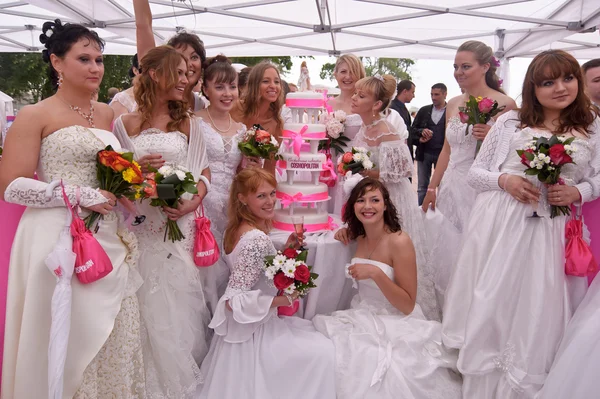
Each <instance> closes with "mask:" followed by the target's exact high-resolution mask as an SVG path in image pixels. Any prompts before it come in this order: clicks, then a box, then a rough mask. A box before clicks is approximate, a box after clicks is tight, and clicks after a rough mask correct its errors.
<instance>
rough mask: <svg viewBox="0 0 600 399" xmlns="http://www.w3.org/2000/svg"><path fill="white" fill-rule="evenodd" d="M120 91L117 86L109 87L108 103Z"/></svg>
mask: <svg viewBox="0 0 600 399" xmlns="http://www.w3.org/2000/svg"><path fill="white" fill-rule="evenodd" d="M118 92H119V89H117V88H116V87H111V88H110V89H108V90H107V92H106V94H107V95H108V101H106V103H107V104H110V102H111V101H112V99H113V97H114V96H116V95H117V93H118Z"/></svg>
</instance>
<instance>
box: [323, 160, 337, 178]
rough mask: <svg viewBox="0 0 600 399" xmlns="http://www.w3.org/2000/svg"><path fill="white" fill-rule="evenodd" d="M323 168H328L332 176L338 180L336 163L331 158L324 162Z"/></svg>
mask: <svg viewBox="0 0 600 399" xmlns="http://www.w3.org/2000/svg"><path fill="white" fill-rule="evenodd" d="M323 170H328V171H329V172H330V173H331V178H332V179H334V180H337V179H338V177H337V174H336V173H335V165H334V164H333V162H332V161H331V158H328V159H327V161H325V162H323Z"/></svg>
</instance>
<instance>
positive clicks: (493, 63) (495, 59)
mask: <svg viewBox="0 0 600 399" xmlns="http://www.w3.org/2000/svg"><path fill="white" fill-rule="evenodd" d="M490 63H491V64H492V65H494V66H495V67H496V68H500V61H499V60H498V59H497V58H496V57H494V56H493V55H492V58H491V59H490Z"/></svg>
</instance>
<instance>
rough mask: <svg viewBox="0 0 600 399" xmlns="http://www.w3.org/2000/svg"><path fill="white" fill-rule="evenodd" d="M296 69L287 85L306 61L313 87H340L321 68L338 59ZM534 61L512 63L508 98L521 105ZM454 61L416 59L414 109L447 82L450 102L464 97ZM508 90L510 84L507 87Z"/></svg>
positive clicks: (316, 61)
mask: <svg viewBox="0 0 600 399" xmlns="http://www.w3.org/2000/svg"><path fill="white" fill-rule="evenodd" d="M292 60H293V62H294V66H293V67H292V71H291V72H290V73H289V74H287V75H285V76H284V79H285V80H286V81H287V82H292V83H296V82H297V81H298V76H299V75H300V64H301V63H302V61H306V64H307V67H308V71H309V73H310V81H311V83H312V84H323V85H326V86H330V87H336V85H337V83H336V82H335V81H327V80H323V79H321V78H320V77H319V72H320V71H321V66H322V65H323V64H325V63H327V62H332V63H333V62H335V58H334V57H314V59H305V58H298V57H293V58H292ZM530 62H531V59H521V58H519V59H513V60H511V61H510V79H509V80H510V82H508V86H509V89H508V95H509V96H510V97H512V98H513V99H514V100H515V101H516V102H517V104H520V94H521V86H522V84H523V78H524V77H525V72H526V71H527V66H528V65H529V63H530ZM452 65H453V61H452V60H429V59H428V60H416V62H415V65H413V66H412V67H411V68H410V70H409V73H410V75H411V76H412V81H413V83H414V84H415V86H416V89H415V98H414V99H413V100H412V102H411V103H410V106H409V109H410V108H413V107H415V108H419V107H422V106H424V105H428V104H431V98H430V91H431V86H433V85H434V84H436V83H444V84H445V85H446V86H447V87H448V97H447V98H448V99H450V98H452V97H455V96H457V95H459V94H460V88H459V87H458V84H457V83H456V80H454V75H453V72H454V71H453V67H452ZM504 88H505V90H506V84H505V87H504Z"/></svg>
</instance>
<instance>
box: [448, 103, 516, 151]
mask: <svg viewBox="0 0 600 399" xmlns="http://www.w3.org/2000/svg"><path fill="white" fill-rule="evenodd" d="M504 108H506V107H504V106H502V107H499V106H498V102H497V101H496V100H492V99H491V98H489V97H473V96H469V101H467V103H466V104H465V106H464V107H458V110H459V111H460V112H459V113H458V116H459V117H460V121H461V122H462V123H466V124H467V127H466V129H465V136H466V135H467V134H469V126H471V125H476V124H478V123H483V124H486V123H488V122H489V121H490V119H492V118H493V117H494V116H496V115H498V114H499V113H500V112H502V111H503V110H504ZM481 143H482V140H477V150H476V151H475V154H477V153H478V152H479V148H481Z"/></svg>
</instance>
